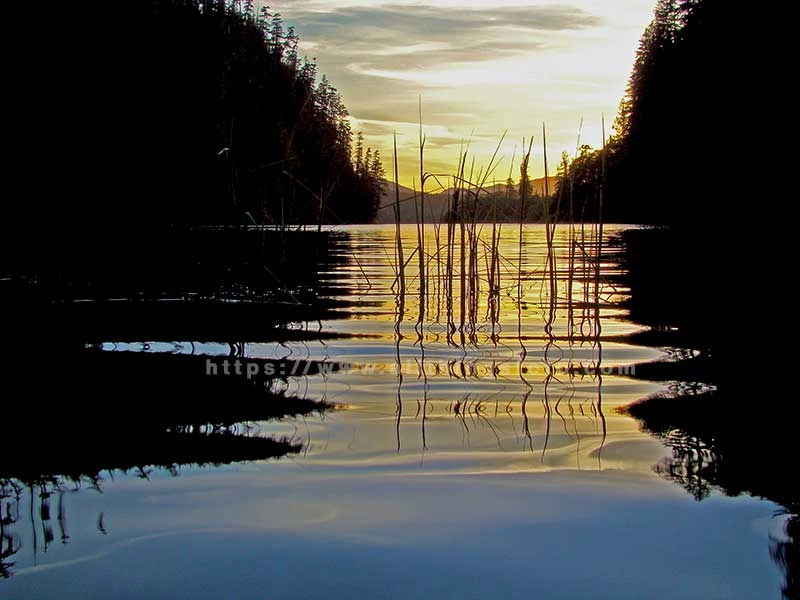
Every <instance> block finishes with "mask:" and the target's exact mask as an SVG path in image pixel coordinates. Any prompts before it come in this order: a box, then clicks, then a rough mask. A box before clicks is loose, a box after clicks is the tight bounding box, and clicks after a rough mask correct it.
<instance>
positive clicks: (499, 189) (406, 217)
mask: <svg viewBox="0 0 800 600" xmlns="http://www.w3.org/2000/svg"><path fill="white" fill-rule="evenodd" d="M556 181H557V179H556V177H548V181H547V186H545V178H544V177H540V178H539V179H532V180H531V183H532V185H533V190H534V192H535V194H536V195H538V196H542V197H543V196H545V192H546V191H547V192H549V193H550V194H551V195H552V194H553V192H554V191H555V187H556ZM545 187H547V190H545ZM396 190H399V192H400V222H401V223H416V222H417V208H416V206H415V202H414V200H413V199H414V190H412V189H411V188H407V187H405V186H403V185H400V186H396V185H395V183H394V182H392V181H387V182H386V186H385V188H384V192H383V197H382V198H381V204H380V208H379V209H378V214H377V216H376V218H375V223H378V224H387V223H394V222H395V214H394V203H395V200H396V198H397V195H396V194H397V191H396ZM453 192H454V188H450V189H447V190H444V191H440V192H436V193H430V192H427V193H426V194H425V215H424V216H425V222H426V223H438V222H439V221H441V220H442V219H443V217H444V215H445V214H446V213H447V208H448V200H449V199H450V198H452V196H453ZM518 192H519V184H515V185H514V195H515V197H516V195H517V194H518ZM505 193H506V184H505V183H496V184H493V185H491V186H487V187H486V188H484V190H483V191H482V192H481V196H489V195H492V194H505Z"/></svg>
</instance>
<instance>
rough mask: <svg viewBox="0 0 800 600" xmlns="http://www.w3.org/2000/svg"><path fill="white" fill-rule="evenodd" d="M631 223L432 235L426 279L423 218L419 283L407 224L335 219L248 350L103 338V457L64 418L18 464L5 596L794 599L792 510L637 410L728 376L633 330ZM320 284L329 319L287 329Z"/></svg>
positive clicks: (96, 338)
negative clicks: (399, 250) (737, 481)
mask: <svg viewBox="0 0 800 600" xmlns="http://www.w3.org/2000/svg"><path fill="white" fill-rule="evenodd" d="M627 229H629V228H623V227H620V226H606V227H605V228H604V230H603V231H602V239H598V236H599V235H600V232H599V231H598V230H597V229H596V228H593V227H590V226H586V227H585V228H584V229H583V230H581V227H580V226H576V228H575V229H574V230H570V228H569V227H568V226H559V228H558V229H557V230H556V231H555V233H554V234H553V238H552V240H551V241H550V243H548V237H549V235H550V234H549V233H548V231H547V230H546V228H545V227H544V226H537V225H526V226H524V227H523V228H522V230H520V229H519V226H518V225H503V226H502V227H501V228H500V229H499V230H497V229H494V230H493V227H492V226H491V225H485V226H481V225H478V226H477V237H476V239H474V240H472V243H473V244H474V246H473V249H474V251H472V252H470V251H469V250H465V251H463V252H462V249H461V240H460V238H458V239H455V240H453V241H452V244H447V242H446V239H445V238H446V235H447V233H446V231H445V228H442V229H441V230H438V231H437V229H436V228H434V227H431V226H428V227H427V228H426V229H425V231H424V248H425V250H424V252H423V253H422V256H423V257H424V260H423V261H422V263H423V264H422V266H420V262H419V256H420V253H419V252H416V253H415V252H414V251H415V249H416V248H417V246H418V230H417V227H416V226H407V225H404V226H402V236H401V239H402V243H403V247H404V260H405V261H407V266H406V267H405V272H404V273H405V281H404V284H405V289H402V290H401V283H400V280H399V276H398V275H399V274H398V268H397V264H398V259H397V255H396V232H395V227H394V226H391V225H380V226H346V227H334V228H329V229H328V230H327V232H328V235H327V239H328V243H329V244H330V246H329V248H328V250H327V252H326V254H325V256H326V257H327V258H326V260H325V261H322V262H320V263H318V264H319V273H318V274H317V277H316V278H315V279H314V281H313V283H307V282H305V283H303V282H301V283H299V284H298V283H296V282H292V284H291V285H289V284H287V285H285V286H280V285H279V286H278V287H279V288H280V289H281V290H283V292H284V294H283V296H282V297H281V299H280V302H277V301H275V302H268V303H264V304H263V305H260V306H259V305H258V304H256V305H255V307H251V308H247V310H248V311H250V312H248V316H247V320H244V319H242V320H238V319H237V320H236V322H235V328H236V333H232V334H231V335H230V337H226V336H225V334H224V332H225V324H224V323H222V324H221V325H220V324H219V323H215V322H211V323H209V321H208V320H205V321H202V320H201V318H200V317H198V320H197V321H195V322H189V323H188V324H186V323H184V324H181V325H180V327H179V326H177V325H175V329H174V330H172V329H169V328H166V329H162V330H159V329H158V328H153V329H144V328H143V329H141V331H146V334H149V335H151V337H147V336H146V334H143V335H142V337H136V332H135V331H134V332H133V333H131V331H130V328H129V327H123V326H124V325H125V323H121V324H120V328H119V329H115V328H114V327H106V328H99V329H98V330H97V332H96V333H92V335H91V336H89V335H88V334H87V339H86V340H85V344H84V345H83V347H82V349H81V350H80V351H74V352H73V351H70V352H72V355H71V358H70V359H69V364H70V365H71V367H70V368H72V366H74V365H75V364H80V365H83V367H82V368H85V370H84V371H81V375H80V376H75V381H71V382H70V386H71V387H67V388H66V389H70V394H71V395H72V396H71V397H73V398H78V400H74V402H76V403H77V402H80V404H76V405H75V406H74V407H73V408H71V409H70V413H75V412H76V411H77V412H79V413H80V411H82V410H87V408H86V407H89V406H91V407H92V408H89V409H88V410H89V411H90V412H92V413H98V412H99V413H102V415H103V419H104V420H103V424H102V425H99V426H97V428H94V429H92V431H91V432H89V433H87V432H81V434H80V437H81V439H82V441H80V440H77V439H76V438H77V437H78V436H76V435H74V434H73V433H72V432H71V431H69V429H68V428H67V427H66V426H64V425H63V421H60V420H59V421H56V422H48V421H47V419H48V417H47V415H48V412H47V411H48V408H47V405H44V408H43V413H42V415H41V417H42V420H43V421H44V422H45V423H49V424H47V425H46V429H47V431H46V432H44V431H41V430H39V431H37V437H42V438H48V439H49V440H51V442H52V440H56V441H55V442H53V443H54V444H55V446H54V447H55V449H54V450H50V451H49V454H48V455H47V457H46V458H45V459H42V460H44V463H42V462H41V461H40V459H39V458H37V457H38V454H36V451H35V449H32V448H31V447H33V446H35V445H36V443H35V442H34V443H32V444H31V447H20V448H17V449H14V450H11V451H10V452H11V455H12V457H13V456H14V455H16V454H18V455H24V456H27V458H26V459H25V460H24V461H22V462H24V463H25V464H24V468H23V467H19V469H20V471H19V472H18V473H17V472H15V471H14V468H15V465H14V459H13V458H12V459H11V460H6V461H4V462H6V467H5V471H4V474H0V482H2V494H3V498H2V514H0V517H2V521H3V525H2V532H1V533H2V536H1V537H2V564H3V567H2V576H3V578H2V579H0V595H1V596H2V597H3V598H8V599H12V598H85V597H91V596H95V597H113V598H120V599H121V598H187V599H188V598H191V599H198V598H214V599H217V598H347V599H352V598H372V597H382V598H427V597H430V598H440V597H458V598H462V599H464V598H485V597H507V598H517V597H519V598H521V597H541V598H550V599H561V598H563V599H574V598H598V599H600V598H608V599H612V598H614V599H619V598H636V599H644V598H654V599H655V598H704V599H712V598H720V599H722V598H725V599H732V598H742V599H745V598H746V599H752V598H779V597H780V596H781V589H782V587H783V586H785V585H787V583H786V582H787V581H789V580H790V579H791V578H792V577H795V578H796V576H797V575H796V573H794V574H792V573H790V572H788V571H787V568H786V564H787V561H786V560H784V559H785V556H787V553H788V552H791V551H792V546H791V540H789V539H788V537H787V536H788V535H789V534H788V533H787V524H788V523H789V522H790V521H789V517H788V516H787V514H786V513H787V511H786V510H785V509H784V505H786V504H788V502H783V500H782V499H781V498H778V497H777V495H776V497H774V498H773V500H774V502H773V501H771V500H767V499H763V498H762V497H760V496H765V497H770V496H771V495H770V493H768V492H761V491H756V492H754V493H753V494H751V493H747V492H752V491H753V490H751V489H749V488H747V487H742V488H741V489H738V490H735V493H734V491H733V490H731V486H726V485H725V483H724V481H725V480H724V479H723V478H722V475H720V473H722V471H721V470H720V469H717V470H714V469H715V468H716V467H715V465H716V466H719V465H722V464H723V463H722V462H721V459H719V455H721V453H720V452H717V450H716V449H715V448H714V447H713V444H712V443H711V442H708V440H707V439H705V438H704V437H703V436H702V435H693V433H692V432H690V431H687V429H686V428H681V427H674V426H663V427H662V426H657V424H656V419H655V417H653V416H651V415H649V414H648V415H647V416H643V415H642V414H640V413H639V412H637V411H638V410H639V409H637V408H631V407H637V406H642V404H641V401H642V400H644V399H646V398H658V399H659V401H660V402H671V401H674V402H676V403H685V402H689V401H694V399H695V398H698V399H703V398H707V397H709V395H711V396H713V394H714V382H713V381H707V380H706V378H704V377H702V376H696V377H695V376H694V375H693V370H692V369H691V368H685V366H686V365H687V364H697V362H696V361H703V360H706V357H705V356H704V355H703V354H704V348H703V347H702V344H699V343H698V344H696V345H695V346H687V345H685V344H686V343H687V342H686V338H684V337H682V336H681V335H680V334H681V332H680V331H678V329H679V328H678V327H674V328H673V327H670V326H669V323H667V324H666V325H664V324H662V325H659V326H658V327H653V326H652V324H649V323H643V322H638V323H637V322H635V321H634V317H633V316H632V314H633V313H632V311H631V309H630V306H631V301H632V298H631V295H632V294H635V293H636V287H635V286H633V287H632V285H631V280H630V279H629V278H628V275H629V272H628V271H629V268H630V265H631V262H630V261H629V260H628V259H627V258H626V253H627V252H629V251H630V248H629V247H628V246H627V242H626V238H625V236H624V235H623V234H624V233H625V231H626V230H627ZM633 231H634V233H635V234H637V235H642V236H647V235H649V232H648V230H644V229H634V230H633ZM456 233H458V232H456ZM520 233H521V239H520ZM654 235H656V234H655V233H654ZM493 239H494V241H492V240H493ZM465 243H466V244H469V243H470V240H467V241H465ZM444 248H449V249H448V250H444ZM598 249H602V251H600V252H599V253H598ZM288 264H289V265H290V266H291V265H292V256H291V254H290V255H289V256H288ZM298 264H299V263H298ZM462 267H463V268H462ZM297 268H298V269H299V268H300V267H299V266H298V267H297ZM420 270H421V271H422V273H423V275H422V277H420ZM276 278H277V279H280V276H279V275H276ZM420 281H423V282H424V284H425V285H424V286H420ZM279 283H280V282H279ZM421 287H424V291H423V290H421V289H420V288H421ZM309 296H313V297H314V298H316V299H318V300H319V301H320V302H324V306H325V310H324V311H311V312H310V313H308V314H306V313H305V312H304V311H303V310H301V309H300V308H298V309H297V310H298V311H299V314H300V317H292V318H290V319H287V318H284V317H283V316H280V315H283V308H281V307H282V306H284V305H285V304H288V305H289V306H290V307H291V306H295V305H296V306H297V307H301V308H302V306H304V305H305V304H306V302H307V298H308V297H309ZM82 300H83V299H82ZM218 300H220V303H223V304H224V303H227V304H229V305H232V306H234V307H235V306H238V305H243V304H247V305H248V306H250V304H248V302H247V294H245V293H244V292H241V293H238V295H237V294H232V293H229V294H228V296H227V297H225V298H218ZM87 301H88V300H87ZM161 302H162V303H163V304H171V305H174V304H178V305H179V307H180V306H182V305H183V304H182V303H185V302H186V301H185V299H184V300H179V299H177V298H175V299H170V298H163V299H161ZM156 304H157V303H156ZM178 310H179V311H180V310H183V309H181V308H179V309H178ZM242 310H244V308H242ZM259 311H261V312H259ZM271 311H272V312H271ZM278 313H279V316H276V314H278ZM202 315H204V313H203V314H202ZM202 315H201V316H202ZM203 318H205V316H203ZM264 322H269V323H270V326H269V327H265V326H264V325H263V324H264ZM243 323H244V325H243ZM248 323H250V324H252V326H251V327H248ZM231 327H234V325H233V324H232V325H231ZM193 328H194V329H193ZM673 329H674V331H673ZM193 331H196V334H194V335H192V332H193ZM220 331H222V332H223V333H219V332H220ZM240 332H243V333H241V335H240ZM181 335H183V336H184V337H177V336H181ZM104 336H111V337H104ZM113 336H117V337H113ZM48 347H49V346H48V345H47V343H46V342H42V345H41V346H40V348H41V356H42V357H44V358H43V359H42V360H44V359H53V360H56V361H58V360H61V358H62V357H61V356H60V355H59V354H58V352H57V351H55V352H54V351H52V350H47V348H48ZM692 361H695V363H693V362H692ZM700 364H703V363H702V362H701V363H700ZM46 366H47V365H46V363H45V367H46ZM70 372H72V371H70ZM154 374H157V376H156V375H154ZM151 377H152V379H149V378H151ZM179 377H180V380H178V378H179ZM45 378H46V376H45ZM99 381H102V383H97V382H99ZM93 382H94V383H93ZM145 382H146V383H145ZM9 385H10V384H9ZM10 389H11V388H9V390H10ZM254 390H255V391H254ZM134 391H135V393H134ZM129 395H130V397H129ZM123 398H124V399H125V401H124V402H123V401H122V399H123ZM700 401H702V400H698V402H700ZM70 402H73V400H66V399H64V398H62V399H61V400H59V403H61V404H63V403H70ZM234 406H235V407H236V412H235V415H236V416H234V417H230V416H229V415H227V414H226V415H225V417H224V418H223V417H219V418H217V415H219V414H222V413H224V412H225V411H226V409H231V410H233V409H232V407H234ZM650 406H656V405H655V404H652V405H650ZM195 413H201V414H202V416H200V417H197V418H195V417H194V416H191V417H189V416H187V417H186V418H185V419H184V420H181V415H193V414H195ZM164 414H169V415H170V417H169V418H167V417H164V416H163V415H164ZM156 415H162V417H163V419H164V431H158V432H154V431H151V430H150V429H148V428H146V427H141V428H140V427H139V425H137V423H139V422H142V423H143V422H146V421H147V420H148V419H149V418H151V417H152V418H156V417H155V416H156ZM162 417H159V418H162ZM77 420H80V417H79V418H78V419H77ZM131 424H133V425H131ZM31 427H34V428H37V427H44V425H42V424H41V423H40V424H39V425H34V424H32V425H31ZM117 428H119V431H120V432H121V433H119V436H118V435H117V433H116V432H117ZM123 430H124V431H123ZM94 436H97V440H96V441H94ZM115 438H117V439H116V440H115ZM87 440H88V442H87ZM120 440H123V441H120ZM83 442H85V443H88V444H90V450H88V451H84V450H81V451H80V452H79V451H77V450H74V449H71V448H72V447H73V446H76V445H78V444H80V443H83ZM76 447H77V446H76ZM7 452H9V450H8V448H7ZM73 454H75V457H73ZM715 461H716V462H715ZM45 463H46V465H47V466H46V467H43V466H41V465H42V464H45ZM709 469H710V470H709ZM34 474H35V475H34ZM45 475H46V476H45ZM739 492H743V493H739ZM754 494H758V495H754ZM778 502H783V505H782V504H779V503H778ZM795 552H796V550H795ZM782 557H783V558H782ZM789 564H793V563H791V562H790V563H789Z"/></svg>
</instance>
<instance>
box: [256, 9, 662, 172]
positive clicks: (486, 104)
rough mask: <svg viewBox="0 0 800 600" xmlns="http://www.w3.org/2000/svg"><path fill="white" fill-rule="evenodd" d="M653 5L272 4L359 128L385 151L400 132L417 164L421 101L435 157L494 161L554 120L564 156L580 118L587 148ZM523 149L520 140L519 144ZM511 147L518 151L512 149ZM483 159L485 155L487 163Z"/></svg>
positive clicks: (616, 94) (406, 155)
mask: <svg viewBox="0 0 800 600" xmlns="http://www.w3.org/2000/svg"><path fill="white" fill-rule="evenodd" d="M652 3H653V2H652V0H571V1H569V2H559V1H558V0H541V1H540V2H537V3H536V4H533V5H531V4H530V3H529V2H526V1H525V0H502V1H501V0H482V1H481V2H474V1H471V0H441V1H440V2H436V4H433V3H431V2H427V3H418V2H414V1H408V2H406V1H404V0H389V1H387V2H381V1H380V0H293V1H292V2H291V3H286V4H285V5H282V4H280V3H279V2H278V3H276V2H271V3H270V4H271V6H272V10H273V11H279V12H281V13H282V14H283V16H284V18H285V19H286V21H287V22H288V23H289V24H291V25H294V26H296V28H297V30H298V32H299V33H300V36H301V49H302V50H304V51H305V52H306V53H307V54H309V55H310V56H316V57H318V59H319V64H320V70H321V71H322V72H325V73H326V74H328V76H329V77H330V79H331V80H332V81H333V83H334V84H335V85H336V86H337V87H338V88H339V90H340V91H341V92H342V94H343V96H344V100H345V103H346V104H347V106H348V108H349V109H350V112H351V114H352V115H353V117H354V125H355V126H356V128H360V129H362V130H363V131H364V134H365V136H366V137H367V141H368V142H369V143H373V144H374V145H380V146H381V147H383V148H384V152H383V154H384V156H388V155H389V152H386V150H387V149H389V148H388V147H387V146H388V145H390V143H391V134H392V132H393V131H398V133H399V134H400V135H401V139H400V140H399V143H400V154H401V163H402V162H406V163H408V164H409V165H410V164H412V163H413V160H414V156H415V154H416V153H415V152H414V148H413V146H414V143H415V138H416V135H415V132H414V129H415V127H416V125H415V124H416V122H417V119H418V104H417V102H418V98H419V96H420V95H422V97H423V108H424V119H425V124H426V130H427V132H428V140H429V145H428V148H429V151H430V159H431V161H434V162H435V163H438V164H444V162H445V161H449V162H452V160H453V157H452V156H451V155H453V154H457V152H458V148H459V147H460V144H461V143H462V141H463V140H464V139H467V138H470V137H472V138H473V146H472V147H473V150H474V151H475V152H476V153H480V152H486V153H488V154H489V155H490V154H491V152H492V151H493V149H494V144H495V143H496V142H492V141H491V140H490V138H491V139H494V140H496V139H497V137H498V136H499V135H500V134H501V133H502V132H503V131H504V130H509V139H514V140H517V138H519V139H520V140H521V138H522V136H523V135H530V134H531V133H532V130H534V131H540V129H541V123H542V122H543V121H547V122H548V127H549V128H551V129H552V131H553V138H552V146H553V152H554V153H555V155H556V156H555V158H556V159H557V154H558V153H559V152H560V150H561V149H562V148H570V147H574V145H575V141H574V139H573V138H574V133H573V132H574V131H575V130H576V128H577V122H578V121H579V120H580V119H581V117H587V120H589V119H591V118H592V117H597V118H596V119H594V120H595V121H597V122H598V123H597V124H596V125H595V126H593V125H587V127H586V128H585V135H586V138H587V141H589V142H590V143H597V142H598V141H599V137H600V135H599V115H600V113H601V112H604V113H606V114H607V115H608V118H609V120H611V119H612V118H613V114H614V111H615V110H616V107H617V104H618V102H619V100H620V99H621V96H622V93H623V91H624V87H625V81H626V79H627V74H628V73H629V70H630V67H631V62H632V59H633V56H634V51H635V47H636V43H637V40H638V37H639V35H640V33H641V30H642V29H643V27H644V25H645V24H646V22H647V21H648V20H649V18H650V15H651V11H652ZM515 143H518V142H515ZM511 151H513V144H511ZM478 159H479V160H480V159H481V157H480V156H479V157H478Z"/></svg>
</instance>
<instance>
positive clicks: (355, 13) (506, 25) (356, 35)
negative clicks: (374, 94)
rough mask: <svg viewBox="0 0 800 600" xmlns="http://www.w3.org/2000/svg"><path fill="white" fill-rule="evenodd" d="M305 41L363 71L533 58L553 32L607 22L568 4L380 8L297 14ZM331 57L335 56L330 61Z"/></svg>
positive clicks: (314, 11) (390, 6)
mask: <svg viewBox="0 0 800 600" xmlns="http://www.w3.org/2000/svg"><path fill="white" fill-rule="evenodd" d="M292 17H293V18H294V19H296V20H297V21H298V22H299V23H302V31H303V35H304V37H307V38H308V39H310V40H311V41H312V42H314V44H315V46H316V47H319V48H325V50H326V52H327V53H329V54H334V55H335V54H339V55H341V56H343V57H344V56H346V57H348V62H349V63H350V66H351V67H353V66H354V65H355V66H357V67H358V68H357V69H355V70H357V71H360V72H373V73H376V72H381V71H387V72H388V71H395V70H397V69H398V68H413V69H423V68H431V67H439V66H445V65H451V64H453V63H471V62H483V61H486V60H492V59H497V58H502V57H510V56H518V55H523V54H528V53H530V52H531V51H535V50H537V49H540V48H542V47H543V46H544V44H543V42H542V39H543V37H544V34H546V33H548V32H561V31H572V30H580V29H586V28H591V27H597V26H600V25H601V24H602V23H603V19H601V18H600V17H597V16H594V15H591V14H589V13H587V12H586V11H584V10H582V9H578V8H574V7H570V6H559V5H551V6H531V7H496V8H481V9H476V8H464V7H460V8H459V7H437V6H432V5H414V6H405V5H395V4H393V5H383V6H373V7H367V6H349V7H348V6H344V7H330V8H328V9H327V10H309V9H302V8H301V9H300V10H299V11H296V12H292ZM329 58H330V57H329Z"/></svg>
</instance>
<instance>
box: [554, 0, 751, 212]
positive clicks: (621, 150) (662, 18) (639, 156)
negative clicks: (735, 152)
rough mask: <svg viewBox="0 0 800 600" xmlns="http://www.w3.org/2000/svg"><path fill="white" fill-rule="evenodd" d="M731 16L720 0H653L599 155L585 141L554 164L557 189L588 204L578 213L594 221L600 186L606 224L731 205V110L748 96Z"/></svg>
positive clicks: (739, 40) (720, 209) (736, 124)
mask: <svg viewBox="0 0 800 600" xmlns="http://www.w3.org/2000/svg"><path fill="white" fill-rule="evenodd" d="M740 13H741V11H739V9H738V8H737V7H736V6H735V5H734V4H731V3H730V2H728V3H726V2H721V1H719V0H658V2H657V4H656V8H655V15H654V19H653V21H652V22H651V23H650V25H649V26H648V27H647V28H646V30H645V32H644V34H643V35H642V38H641V41H640V44H639V48H638V51H637V54H636V59H635V62H634V65H633V69H632V73H631V76H630V79H629V83H628V88H627V92H626V95H625V97H624V99H623V100H622V102H621V104H620V110H619V114H618V116H617V119H616V121H615V123H614V127H613V135H611V136H610V138H609V140H608V143H607V145H606V152H605V153H604V152H603V151H602V150H598V149H593V148H590V147H588V146H584V147H583V148H581V149H580V151H579V153H578V156H576V157H573V158H572V159H571V160H570V161H568V164H567V165H566V167H562V171H561V175H562V176H561V179H560V185H559V188H560V189H561V190H563V191H562V192H561V193H562V194H563V195H564V196H565V197H572V198H573V199H574V200H575V202H576V205H580V206H586V207H590V210H589V212H587V213H586V214H585V215H584V216H585V218H588V219H594V218H596V216H597V215H596V214H595V210H596V207H597V206H598V197H599V194H600V190H601V189H602V190H603V191H604V196H605V199H606V202H605V204H604V218H605V220H607V221H618V222H639V223H658V224H680V225H691V224H708V223H710V222H713V221H714V220H715V219H718V218H719V215H720V214H721V213H724V212H725V211H727V210H730V204H728V203H729V202H730V201H731V195H732V194H734V193H735V189H736V184H735V182H732V181H730V179H731V178H735V177H736V176H735V175H734V173H735V172H737V170H738V169H736V168H732V162H731V161H732V160H736V159H735V158H733V157H732V156H731V154H730V151H731V150H732V148H731V147H730V144H731V143H735V141H734V140H735V138H736V135H737V134H736V133H735V130H736V128H737V127H741V124H740V123H739V122H737V120H736V117H735V115H732V113H731V111H732V110H734V109H733V107H734V106H736V107H739V106H740V105H741V104H742V98H743V96H744V95H745V93H747V92H745V90H744V89H743V88H746V85H747V84H746V81H745V80H744V79H743V74H742V72H741V71H740V70H739V69H740V67H741V65H737V64H736V60H737V59H736V58H735V57H736V56H739V55H740V48H741V46H742V44H743V40H742V38H741V29H740V28H737V27H732V26H731V21H732V20H733V19H734V18H735V17H737V14H740ZM737 70H738V72H737ZM732 116H733V117H734V118H733V119H732V118H731V117H732ZM604 159H605V161H606V165H605V168H604V167H603V160H604ZM591 207H595V208H591ZM562 208H563V207H562Z"/></svg>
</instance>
